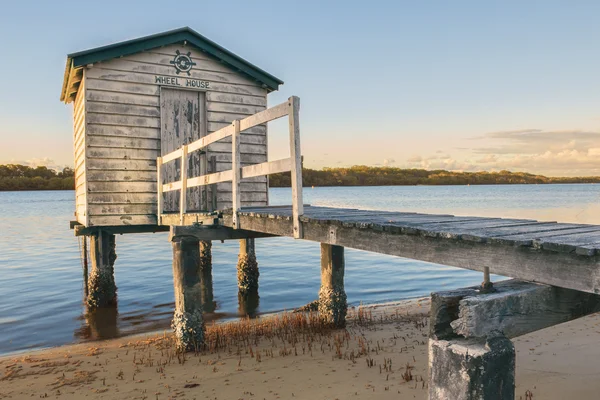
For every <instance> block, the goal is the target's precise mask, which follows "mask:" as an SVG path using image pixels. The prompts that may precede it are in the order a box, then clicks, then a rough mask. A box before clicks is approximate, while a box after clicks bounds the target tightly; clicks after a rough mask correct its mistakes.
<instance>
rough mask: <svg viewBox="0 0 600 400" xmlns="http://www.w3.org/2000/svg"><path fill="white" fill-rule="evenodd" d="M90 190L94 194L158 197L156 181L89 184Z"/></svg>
mask: <svg viewBox="0 0 600 400" xmlns="http://www.w3.org/2000/svg"><path fill="white" fill-rule="evenodd" d="M88 190H89V191H90V192H94V193H152V194H154V195H156V181H153V182H89V183H88Z"/></svg>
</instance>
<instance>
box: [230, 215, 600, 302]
mask: <svg viewBox="0 0 600 400" xmlns="http://www.w3.org/2000/svg"><path fill="white" fill-rule="evenodd" d="M238 215H239V222H240V229H244V230H247V231H255V232H262V233H268V234H271V235H277V236H290V237H294V231H293V224H292V209H291V207H290V206H288V207H277V208H271V207H255V208H242V209H241V210H240V211H239V212H238ZM300 221H301V223H302V225H303V226H302V228H303V232H304V239H306V240H312V241H315V242H320V243H328V244H334V245H339V246H344V247H348V248H354V249H359V250H366V251H372V252H376V253H381V254H389V255H393V256H399V257H405V258H410V259H414V260H420V261H426V262H431V263H437V264H443V265H448V266H454V267H459V268H466V269H471V270H476V271H483V270H484V268H485V267H489V269H490V271H491V272H492V273H494V274H498V275H504V276H509V277H513V278H517V279H521V280H526V281H531V282H539V283H544V284H548V285H553V286H558V287H564V288H568V289H573V290H579V291H584V292H589V293H600V253H599V250H600V226H594V225H584V224H559V223H555V222H538V221H534V220H524V219H500V218H481V217H454V216H451V215H427V214H418V213H402V212H384V211H368V210H356V209H340V208H329V207H315V206H313V207H307V208H306V209H305V212H304V216H303V217H302V218H301V219H300ZM219 223H220V224H221V225H223V226H232V218H231V215H230V214H229V213H228V212H227V211H225V212H223V215H222V218H221V219H220V220H219ZM512 238H514V240H513V239H512Z"/></svg>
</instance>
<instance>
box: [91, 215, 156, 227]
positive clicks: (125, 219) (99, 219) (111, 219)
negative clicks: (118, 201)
mask: <svg viewBox="0 0 600 400" xmlns="http://www.w3.org/2000/svg"><path fill="white" fill-rule="evenodd" d="M105 225H111V226H118V225H157V223H156V214H154V215H90V217H89V224H88V226H105Z"/></svg>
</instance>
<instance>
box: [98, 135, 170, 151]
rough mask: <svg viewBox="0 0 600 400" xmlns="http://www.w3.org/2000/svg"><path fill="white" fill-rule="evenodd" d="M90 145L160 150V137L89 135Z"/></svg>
mask: <svg viewBox="0 0 600 400" xmlns="http://www.w3.org/2000/svg"><path fill="white" fill-rule="evenodd" d="M86 144H87V146H88V147H114V148H119V149H142V150H144V149H145V150H159V149H160V139H145V138H129V137H116V136H88V137H87V142H86Z"/></svg>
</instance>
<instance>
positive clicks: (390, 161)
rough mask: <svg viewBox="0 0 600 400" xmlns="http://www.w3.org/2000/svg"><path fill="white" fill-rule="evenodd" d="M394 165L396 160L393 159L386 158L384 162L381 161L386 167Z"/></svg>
mask: <svg viewBox="0 0 600 400" xmlns="http://www.w3.org/2000/svg"><path fill="white" fill-rule="evenodd" d="M395 163H396V160H394V159H393V158H386V159H385V160H383V165H385V166H388V165H393V164H395Z"/></svg>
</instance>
